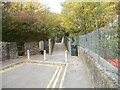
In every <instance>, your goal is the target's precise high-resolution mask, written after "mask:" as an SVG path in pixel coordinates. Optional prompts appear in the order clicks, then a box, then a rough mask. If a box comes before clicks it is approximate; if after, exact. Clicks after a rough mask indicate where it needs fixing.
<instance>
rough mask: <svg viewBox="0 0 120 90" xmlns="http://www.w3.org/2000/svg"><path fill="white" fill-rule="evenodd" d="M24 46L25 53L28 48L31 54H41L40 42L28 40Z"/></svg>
mask: <svg viewBox="0 0 120 90" xmlns="http://www.w3.org/2000/svg"><path fill="white" fill-rule="evenodd" d="M24 48H25V54H26V52H27V50H30V54H31V55H35V54H40V50H39V47H38V42H26V43H25V44H24Z"/></svg>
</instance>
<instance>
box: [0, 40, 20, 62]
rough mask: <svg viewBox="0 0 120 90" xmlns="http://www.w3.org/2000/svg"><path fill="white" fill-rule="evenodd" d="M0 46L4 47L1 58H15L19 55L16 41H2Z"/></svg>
mask: <svg viewBox="0 0 120 90" xmlns="http://www.w3.org/2000/svg"><path fill="white" fill-rule="evenodd" d="M0 46H1V49H2V50H1V51H2V55H1V56H2V57H0V60H6V59H14V58H16V57H17V56H18V54H17V45H16V43H15V42H1V43H0Z"/></svg>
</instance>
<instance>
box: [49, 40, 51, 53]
mask: <svg viewBox="0 0 120 90" xmlns="http://www.w3.org/2000/svg"><path fill="white" fill-rule="evenodd" d="M49 54H50V55H51V39H49Z"/></svg>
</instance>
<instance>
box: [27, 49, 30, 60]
mask: <svg viewBox="0 0 120 90" xmlns="http://www.w3.org/2000/svg"><path fill="white" fill-rule="evenodd" d="M27 59H28V60H30V51H29V50H27Z"/></svg>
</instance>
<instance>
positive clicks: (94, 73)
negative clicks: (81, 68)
mask: <svg viewBox="0 0 120 90" xmlns="http://www.w3.org/2000/svg"><path fill="white" fill-rule="evenodd" d="M79 55H80V60H82V61H83V63H84V65H85V68H86V71H87V74H88V77H89V78H90V81H92V84H93V87H94V88H120V84H119V82H118V79H119V78H118V77H119V73H118V69H117V68H116V67H114V66H113V65H111V64H110V63H109V62H107V61H106V60H105V59H103V58H102V57H100V56H99V55H97V54H95V53H93V52H92V51H89V50H87V49H85V48H82V47H79Z"/></svg>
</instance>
